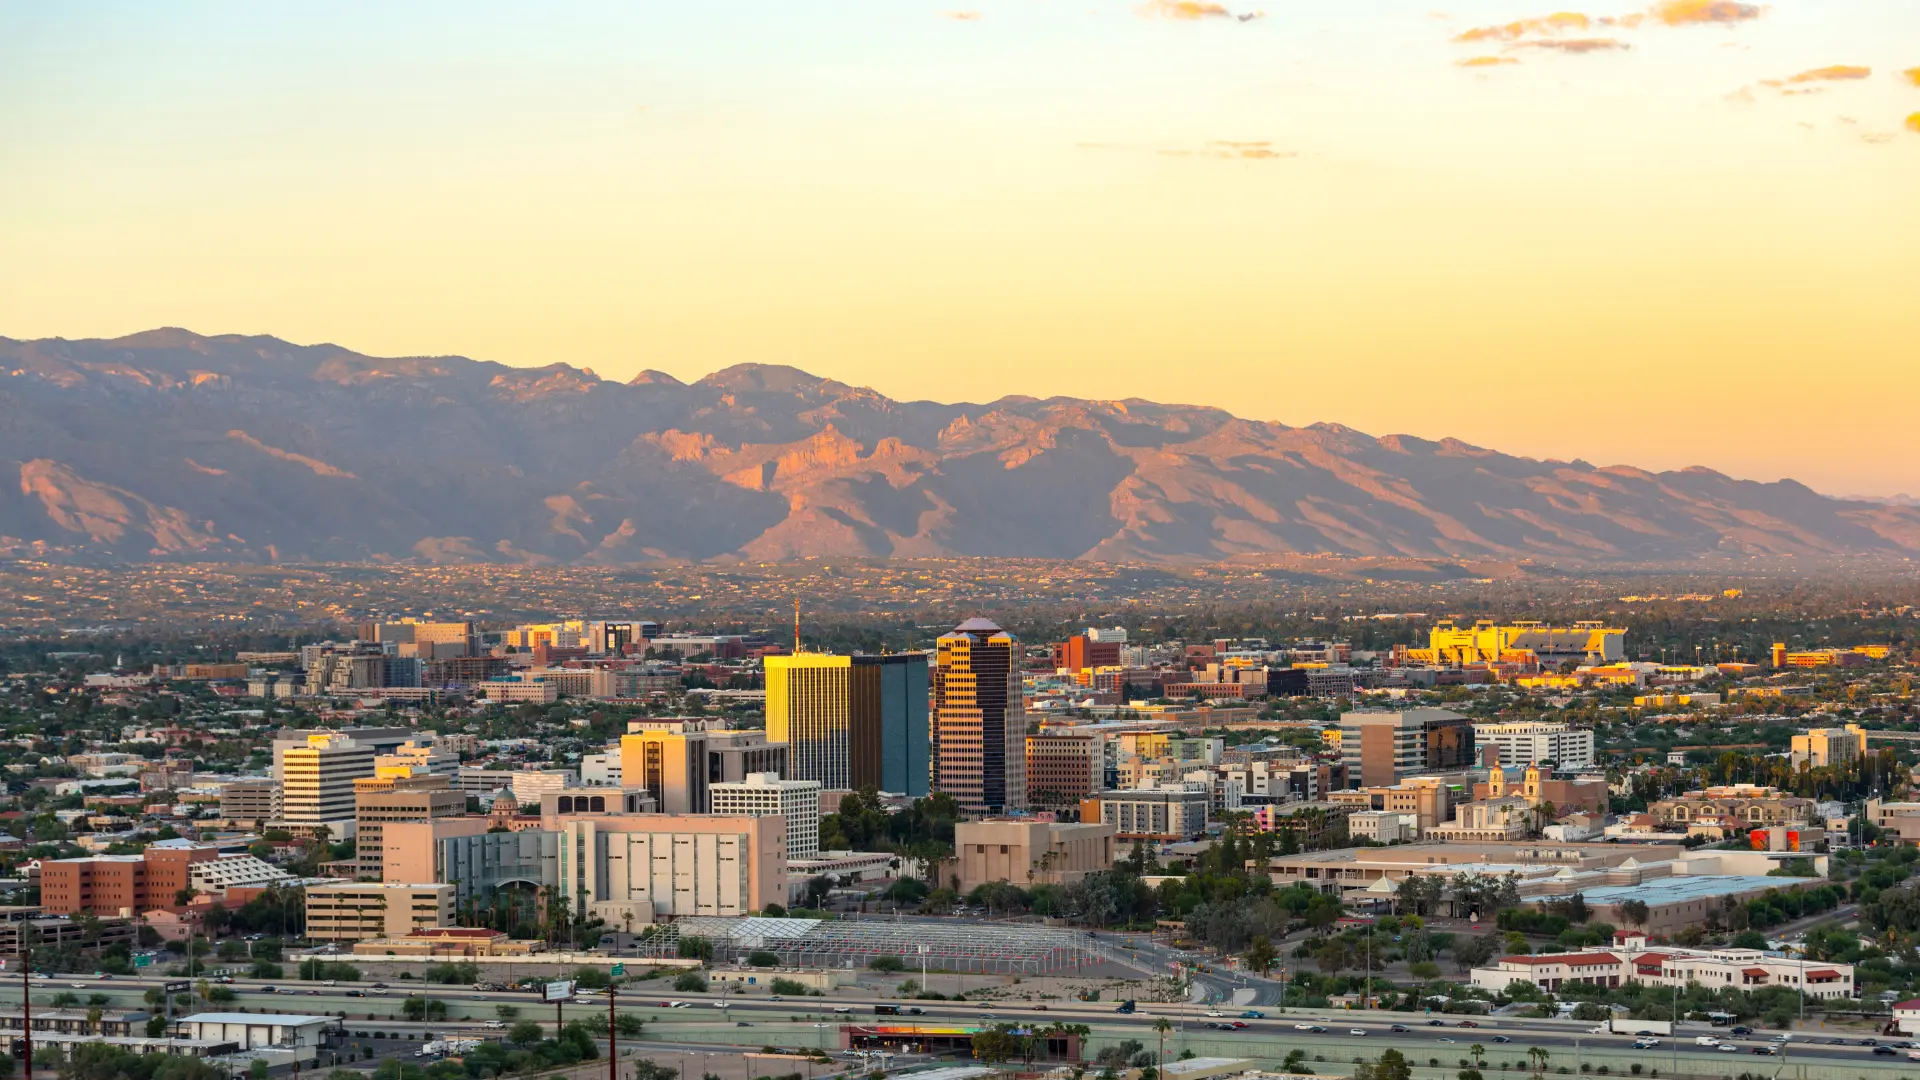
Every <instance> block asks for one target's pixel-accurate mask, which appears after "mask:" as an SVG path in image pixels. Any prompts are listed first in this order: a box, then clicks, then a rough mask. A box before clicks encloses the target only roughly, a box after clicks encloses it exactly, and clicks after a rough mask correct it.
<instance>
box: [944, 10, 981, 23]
mask: <svg viewBox="0 0 1920 1080" xmlns="http://www.w3.org/2000/svg"><path fill="white" fill-rule="evenodd" d="M940 17H941V18H943V19H952V20H953V21H954V22H979V21H980V13H979V12H977V11H943V12H941V13H940Z"/></svg>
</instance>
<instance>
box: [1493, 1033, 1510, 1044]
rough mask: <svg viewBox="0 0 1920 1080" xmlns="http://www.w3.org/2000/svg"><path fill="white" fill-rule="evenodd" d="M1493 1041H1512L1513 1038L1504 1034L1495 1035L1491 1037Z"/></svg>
mask: <svg viewBox="0 0 1920 1080" xmlns="http://www.w3.org/2000/svg"><path fill="white" fill-rule="evenodd" d="M1493 1041H1494V1042H1497V1043H1510V1042H1512V1041H1513V1039H1511V1038H1509V1037H1508V1036H1505V1035H1495V1036H1494V1037H1493Z"/></svg>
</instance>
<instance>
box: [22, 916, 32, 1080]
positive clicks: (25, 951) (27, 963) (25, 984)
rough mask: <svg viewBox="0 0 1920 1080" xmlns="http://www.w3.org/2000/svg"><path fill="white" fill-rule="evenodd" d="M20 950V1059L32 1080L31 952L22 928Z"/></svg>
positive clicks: (28, 1077)
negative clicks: (22, 1038)
mask: <svg viewBox="0 0 1920 1080" xmlns="http://www.w3.org/2000/svg"><path fill="white" fill-rule="evenodd" d="M21 933H22V938H21V941H22V948H21V950H20V1010H21V1016H22V1019H21V1025H20V1026H21V1034H22V1035H24V1036H25V1037H26V1038H25V1045H26V1048H27V1052H26V1053H25V1054H24V1055H22V1057H21V1064H22V1065H23V1066H24V1067H25V1069H26V1080H33V950H32V949H31V948H29V947H25V940H26V939H25V936H24V935H25V929H24V928H22V931H21Z"/></svg>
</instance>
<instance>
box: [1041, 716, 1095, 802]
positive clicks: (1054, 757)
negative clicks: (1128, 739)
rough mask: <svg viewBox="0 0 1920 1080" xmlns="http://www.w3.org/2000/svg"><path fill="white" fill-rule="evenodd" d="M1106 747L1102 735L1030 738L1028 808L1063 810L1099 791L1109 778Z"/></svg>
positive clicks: (1064, 735)
mask: <svg viewBox="0 0 1920 1080" xmlns="http://www.w3.org/2000/svg"><path fill="white" fill-rule="evenodd" d="M1105 744H1106V738H1105V737H1104V736H1101V735H1077V734H1071V733H1065V732H1056V733H1047V734H1040V735H1029V736H1027V806H1029V807H1030V808H1032V809H1035V810H1063V809H1066V808H1067V807H1070V806H1078V805H1080V800H1082V799H1084V798H1086V797H1087V796H1089V795H1093V794H1096V793H1097V792H1099V790H1100V789H1101V787H1102V786H1103V785H1102V783H1101V781H1102V780H1103V779H1105V776H1106V760H1107V756H1106V746H1105Z"/></svg>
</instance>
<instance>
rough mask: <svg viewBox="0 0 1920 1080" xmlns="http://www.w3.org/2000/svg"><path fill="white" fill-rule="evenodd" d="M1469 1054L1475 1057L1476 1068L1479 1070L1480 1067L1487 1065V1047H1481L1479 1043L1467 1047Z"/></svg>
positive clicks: (1474, 1064) (1474, 1065)
mask: <svg viewBox="0 0 1920 1080" xmlns="http://www.w3.org/2000/svg"><path fill="white" fill-rule="evenodd" d="M1467 1053H1468V1054H1471V1055H1472V1056H1473V1067H1474V1068H1476V1069H1477V1068H1479V1067H1480V1066H1482V1065H1485V1064H1486V1060H1485V1059H1486V1056H1487V1048H1486V1047H1484V1046H1481V1045H1480V1044H1479V1043H1474V1044H1473V1045H1472V1046H1469V1047H1467Z"/></svg>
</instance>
